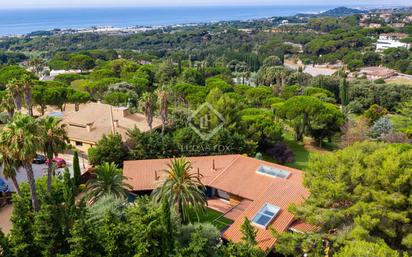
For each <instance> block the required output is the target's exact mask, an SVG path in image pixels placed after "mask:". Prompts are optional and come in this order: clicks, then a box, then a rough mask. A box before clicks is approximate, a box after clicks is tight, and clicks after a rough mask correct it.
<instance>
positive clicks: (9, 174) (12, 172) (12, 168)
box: [0, 147, 21, 196]
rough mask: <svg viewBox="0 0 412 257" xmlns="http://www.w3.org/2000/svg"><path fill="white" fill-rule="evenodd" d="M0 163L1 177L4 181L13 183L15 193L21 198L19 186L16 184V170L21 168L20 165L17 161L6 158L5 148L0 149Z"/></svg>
mask: <svg viewBox="0 0 412 257" xmlns="http://www.w3.org/2000/svg"><path fill="white" fill-rule="evenodd" d="M0 163H1V165H2V166H3V176H4V178H5V179H11V181H12V182H13V185H14V188H15V189H16V193H17V194H18V195H20V196H21V191H20V186H19V183H18V182H17V178H16V175H17V172H18V168H19V167H21V164H19V163H18V161H15V160H14V159H13V158H11V157H10V156H8V152H7V149H6V147H2V148H1V149H0Z"/></svg>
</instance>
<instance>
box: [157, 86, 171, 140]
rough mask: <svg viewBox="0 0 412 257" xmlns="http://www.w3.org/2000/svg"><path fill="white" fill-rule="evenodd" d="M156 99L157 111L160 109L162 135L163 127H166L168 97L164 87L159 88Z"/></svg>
mask: <svg viewBox="0 0 412 257" xmlns="http://www.w3.org/2000/svg"><path fill="white" fill-rule="evenodd" d="M156 94H157V99H158V102H159V109H160V119H161V121H162V135H163V134H164V131H165V126H166V125H167V117H168V114H169V113H168V110H169V109H168V105H167V100H168V97H169V91H168V90H167V89H166V87H161V88H159V89H158V90H157V91H156Z"/></svg>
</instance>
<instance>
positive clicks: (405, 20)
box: [404, 15, 412, 22]
mask: <svg viewBox="0 0 412 257" xmlns="http://www.w3.org/2000/svg"><path fill="white" fill-rule="evenodd" d="M404 22H412V15H410V16H406V17H405V19H404Z"/></svg>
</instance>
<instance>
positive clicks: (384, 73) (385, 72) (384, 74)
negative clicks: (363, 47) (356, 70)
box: [360, 67, 397, 80]
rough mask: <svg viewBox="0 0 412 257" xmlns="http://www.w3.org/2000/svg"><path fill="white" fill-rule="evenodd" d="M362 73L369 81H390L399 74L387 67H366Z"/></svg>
mask: <svg viewBox="0 0 412 257" xmlns="http://www.w3.org/2000/svg"><path fill="white" fill-rule="evenodd" d="M360 73H361V74H363V75H365V76H366V78H367V79H369V80H376V79H388V78H391V77H394V76H396V75H397V72H396V71H394V70H392V69H389V68H386V67H364V68H362V69H361V70H360Z"/></svg>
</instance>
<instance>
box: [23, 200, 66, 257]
mask: <svg viewBox="0 0 412 257" xmlns="http://www.w3.org/2000/svg"><path fill="white" fill-rule="evenodd" d="M45 200H46V202H44V203H43V204H42V207H41V209H40V211H39V212H38V213H37V214H36V216H35V218H34V225H33V241H34V244H35V248H36V249H37V250H38V251H40V252H41V256H43V257H53V256H56V255H57V254H60V253H62V247H63V244H64V242H65V238H64V236H63V234H62V229H61V228H62V224H61V220H62V212H61V210H60V209H59V206H58V205H56V204H55V203H53V202H50V199H45ZM32 250H33V249H30V252H31V251H32ZM28 256H33V255H32V254H30V255H28Z"/></svg>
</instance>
